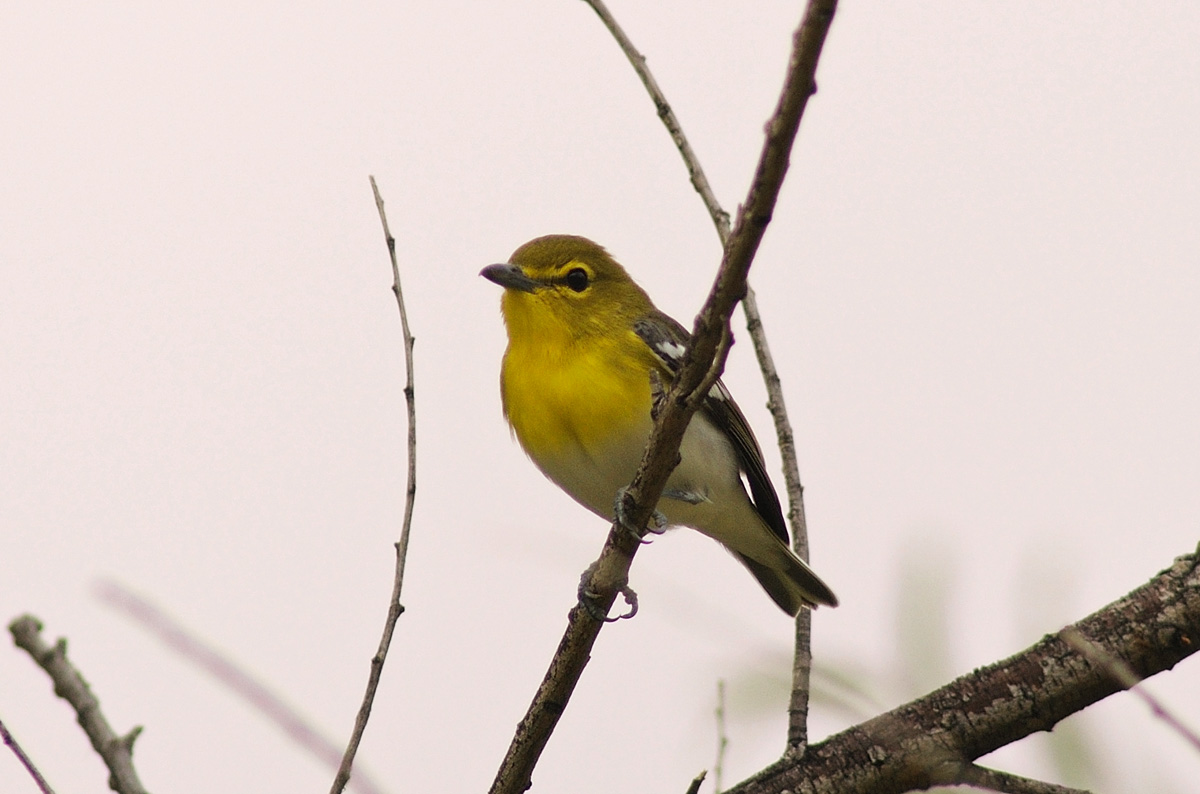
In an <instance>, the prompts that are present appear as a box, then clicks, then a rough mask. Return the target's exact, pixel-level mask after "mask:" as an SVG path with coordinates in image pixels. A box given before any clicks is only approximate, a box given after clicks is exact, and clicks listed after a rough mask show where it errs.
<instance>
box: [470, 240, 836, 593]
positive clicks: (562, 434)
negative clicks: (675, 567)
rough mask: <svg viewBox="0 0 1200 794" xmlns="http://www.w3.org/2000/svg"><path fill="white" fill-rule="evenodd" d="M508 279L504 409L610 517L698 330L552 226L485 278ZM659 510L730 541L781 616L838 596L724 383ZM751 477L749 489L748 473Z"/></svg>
mask: <svg viewBox="0 0 1200 794" xmlns="http://www.w3.org/2000/svg"><path fill="white" fill-rule="evenodd" d="M480 275H482V276H483V277H484V278H487V279H488V280H490V281H494V282H495V283H497V284H499V285H500V286H502V287H504V295H503V296H502V297H501V299H500V310H501V313H502V314H503V316H504V324H505V326H506V327H507V329H508V350H507V351H506V352H505V354H504V362H503V364H502V366H501V372H500V394H501V398H502V400H503V403H504V415H505V417H506V418H507V419H508V423H509V425H511V427H512V429H513V432H514V433H515V434H516V436H517V440H518V441H520V442H521V446H522V447H524V449H525V452H526V453H528V454H529V457H530V458H532V459H533V462H534V463H536V464H537V466H538V468H539V469H541V470H542V473H544V474H545V475H546V476H547V477H549V478H550V479H551V480H553V481H554V482H555V483H556V484H558V486H559V487H560V488H562V489H563V490H564V491H566V492H567V493H568V494H570V495H571V496H572V497H574V498H575V500H576V501H578V502H579V503H580V504H582V505H583V506H584V507H586V508H588V509H589V510H591V511H592V512H593V513H596V514H597V515H600V516H602V517H604V518H606V519H608V520H610V521H611V520H612V519H613V512H614V506H615V503H616V498H617V493H618V491H620V490H621V489H622V488H624V487H625V486H627V485H628V484H629V482H630V480H632V479H633V475H634V473H635V472H636V471H637V467H638V464H639V463H640V462H641V458H642V451H643V450H644V449H645V446H646V442H647V440H648V439H649V437H650V430H651V427H652V425H653V420H652V419H651V416H650V409H651V403H652V400H653V397H652V380H653V378H654V376H657V378H658V379H660V381H661V382H662V383H664V384H669V383H670V381H671V379H672V378H673V377H674V374H675V372H676V371H677V370H678V368H679V366H680V364H681V363H682V360H683V355H684V353H685V351H686V348H687V344H688V338H689V334H688V332H687V331H686V330H685V329H684V328H683V326H681V325H680V324H679V323H677V322H675V321H674V320H672V319H671V318H670V317H668V316H667V315H665V314H663V313H662V312H660V311H659V310H658V309H656V308H654V304H653V303H651V301H650V298H649V296H647V295H646V293H645V292H644V291H643V290H642V288H641V287H639V286H638V285H637V284H635V283H634V281H633V279H631V278H630V277H629V274H628V273H626V272H625V269H624V268H623V267H621V266H620V265H619V264H617V262H616V260H614V259H613V258H612V257H611V256H610V255H609V254H608V252H607V251H605V250H604V249H603V248H601V247H600V246H599V245H597V244H596V243H593V242H592V241H591V240H588V239H586V238H583V237H573V236H568V235H550V236H547V237H539V238H537V239H536V240H532V241H530V242H528V243H526V244H525V245H523V246H521V247H520V248H518V249H517V250H516V251H515V252H513V255H512V257H511V258H510V259H509V262H508V263H507V264H502V265H489V266H488V267H485V268H484V269H483V271H482V273H481V274H480ZM679 453H680V462H679V465H678V466H677V467H676V468H675V470H674V472H672V473H671V477H670V479H669V480H668V481H667V486H666V488H665V489H664V491H663V495H662V499H661V501H660V502H659V504H658V509H659V510H660V511H662V514H663V515H664V516H665V517H666V520H667V522H668V523H669V524H678V525H682V526H688V527H692V528H693V529H697V530H699V531H700V532H703V533H704V534H705V535H708V536H709V537H711V538H714V539H715V540H717V541H719V542H721V543H722V544H724V545H725V546H726V547H727V548H728V549H729V550H730V551H731V552H733V553H734V555H736V556H737V558H738V559H739V560H741V562H742V563H743V564H744V565H745V566H746V567H747V568H748V569H749V570H750V573H752V574H753V575H754V578H756V579H757V580H758V582H759V584H761V585H762V587H763V589H764V590H766V591H767V594H768V595H770V596H771V598H772V599H773V600H774V601H775V603H776V604H778V605H779V607H780V608H781V609H783V611H784V612H787V613H788V614H789V615H795V614H796V613H797V612H799V611H800V609H801V607H804V606H809V607H815V606H818V605H821V604H826V605H829V606H836V605H837V597H836V596H834V594H833V591H832V590H830V589H829V588H828V587H827V586H826V585H825V583H824V582H822V581H821V580H820V579H819V578H818V577H817V575H816V574H815V573H813V571H812V570H811V569H810V568H809V567H808V566H807V565H805V564H804V562H802V561H801V560H800V559H799V558H798V557H796V555H794V554H793V553H792V551H791V549H789V548H788V545H787V542H788V531H787V525H786V524H785V523H784V520H783V513H782V511H781V510H780V508H779V498H778V497H777V496H776V495H775V489H774V488H773V487H772V485H771V480H770V478H769V477H767V472H766V469H765V467H764V465H763V459H762V451H761V450H760V449H759V446H758V442H757V441H755V439H754V434H753V433H752V432H751V431H750V426H749V424H747V422H746V418H745V417H744V416H743V415H742V412H741V410H740V409H739V408H738V407H737V404H736V403H735V402H734V401H733V398H732V397H730V395H729V392H728V391H727V390H726V389H725V386H724V385H723V384H721V382H720V381H718V382H717V383H716V384H715V385H714V386H713V387H712V389H711V391H710V392H709V394H708V395H707V396H706V398H705V400H704V404H703V406H702V407H701V408H700V410H699V411H697V412H696V415H695V416H694V417H693V418H692V421H691V424H689V425H688V429H687V432H686V433H685V434H684V437H683V443H682V444H681V446H680V450H679ZM743 476H744V477H745V479H746V481H747V482H748V483H749V485H750V494H747V493H746V488H745V486H743V484H742V477H743Z"/></svg>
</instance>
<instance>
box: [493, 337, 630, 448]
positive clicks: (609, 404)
mask: <svg viewBox="0 0 1200 794" xmlns="http://www.w3.org/2000/svg"><path fill="white" fill-rule="evenodd" d="M634 341H636V342H637V343H638V344H639V345H640V344H641V341H640V340H637V339H636V337H635V338H634ZM642 347H643V348H644V345H642ZM648 352H649V351H646V353H647V356H642V355H637V356H630V355H629V351H628V350H625V351H622V350H619V349H617V346H616V345H612V344H596V343H594V342H593V343H591V344H588V345H578V344H572V345H562V346H544V345H510V347H509V349H508V352H507V353H506V354H505V356H504V366H503V370H502V375H501V392H502V396H503V399H504V411H505V415H506V416H507V417H508V421H509V424H510V425H512V428H513V431H514V432H515V433H516V435H517V439H518V440H519V441H520V442H521V446H523V447H524V448H525V451H526V452H528V453H529V456H530V457H531V458H533V459H534V461H536V462H538V463H539V464H542V463H543V461H548V460H552V459H554V458H562V457H576V456H578V455H579V454H580V453H583V455H585V456H586V457H588V458H595V457H597V456H601V455H603V454H605V450H606V448H609V447H611V446H612V445H613V444H614V443H616V444H618V445H620V446H624V441H625V439H626V437H628V436H629V435H630V434H631V433H637V434H639V435H641V436H642V441H641V442H640V443H644V434H645V432H646V428H648V427H649V422H650V374H649V362H648V361H646V357H648ZM622 353H624V354H622ZM630 441H632V442H633V443H635V444H637V443H639V442H637V440H636V439H630Z"/></svg>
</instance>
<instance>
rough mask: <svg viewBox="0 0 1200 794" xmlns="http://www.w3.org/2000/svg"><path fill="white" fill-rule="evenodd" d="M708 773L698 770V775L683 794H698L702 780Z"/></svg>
mask: <svg viewBox="0 0 1200 794" xmlns="http://www.w3.org/2000/svg"><path fill="white" fill-rule="evenodd" d="M707 774H708V773H707V772H705V771H704V770H700V774H698V775H696V776H695V777H694V778H692V782H691V783H689V784H688V787H687V792H685V794H700V785H701V784H702V783H703V782H704V778H705V776H706V775H707Z"/></svg>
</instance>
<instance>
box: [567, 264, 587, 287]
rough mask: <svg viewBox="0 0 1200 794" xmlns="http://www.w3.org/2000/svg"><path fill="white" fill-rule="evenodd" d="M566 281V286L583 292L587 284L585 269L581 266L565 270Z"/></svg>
mask: <svg viewBox="0 0 1200 794" xmlns="http://www.w3.org/2000/svg"><path fill="white" fill-rule="evenodd" d="M566 282H567V286H568V287H570V288H571V289H573V290H575V291H576V292H583V291H584V290H585V289H587V286H588V274H587V271H586V270H584V269H583V268H581V267H574V268H571V269H570V270H569V271H568V272H567V277H566Z"/></svg>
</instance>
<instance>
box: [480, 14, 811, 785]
mask: <svg viewBox="0 0 1200 794" xmlns="http://www.w3.org/2000/svg"><path fill="white" fill-rule="evenodd" d="M826 5H827V4H826V3H820V2H815V1H814V2H813V3H810V6H809V9H808V11H807V12H806V13H805V16H804V20H803V22H802V23H801V25H800V28H799V29H798V30H797V31H796V33H795V35H794V37H793V46H792V55H791V59H790V62H789V64H788V71H787V77H786V79H785V82H784V86H783V89H782V91H781V92H780V98H779V104H778V105H777V107H776V109H775V113H774V115H773V116H772V118H771V120H770V121H769V122H768V124H767V129H766V140H765V142H764V144H763V150H762V153H761V154H760V156H759V161H758V166H757V168H756V169H755V173H754V179H753V181H752V183H751V186H750V192H749V194H748V195H747V197H746V202H745V204H743V206H742V208H741V209H740V211H739V212H738V217H737V222H736V224H735V225H734V230H733V233H732V235H731V236H730V238H729V242H728V243H727V244H726V246H725V251H724V255H723V258H722V261H721V267H720V270H718V272H717V277H716V280H715V281H714V283H713V287H712V289H711V291H710V292H709V295H708V298H707V300H706V301H705V304H704V307H703V308H702V309H701V312H700V314H699V316H697V317H696V321H695V324H694V326H693V330H692V342H691V345H690V347H689V350H688V352H687V355H686V357H685V360H684V364H683V366H682V368H681V369H680V371H679V374H678V376H677V378H676V380H675V382H674V384H672V386H671V388H670V390H668V391H667V393H666V394H665V395H664V396H663V399H662V401H661V402H660V404H659V409H658V414H657V416H656V418H655V423H654V430H653V431H652V433H651V435H650V440H649V444H648V446H647V448H646V452H645V454H644V455H643V457H642V461H641V465H640V466H639V468H638V472H637V474H636V475H635V476H634V479H633V482H632V483H631V485H630V486H629V488H628V489H627V490H626V491H625V492H624V493H623V495H622V497H621V498H622V500H623V504H622V506H623V508H624V514H625V516H626V518H627V519H628V520H629V521H630V522H631V523H632V524H633V525H634V526H637V527H639V528H644V527H645V526H646V522H647V521H648V520H649V519H650V516H651V514H652V512H653V511H654V507H655V505H656V504H657V503H658V499H659V497H660V496H661V495H662V489H663V487H664V485H665V484H666V481H667V477H668V476H669V475H670V473H671V470H672V469H673V468H674V467H675V464H676V462H677V461H678V457H679V443H680V441H681V440H682V439H683V433H684V430H686V428H687V424H688V422H689V421H690V419H691V417H692V414H693V413H695V411H696V409H697V408H698V407H699V405H700V403H701V401H702V400H703V398H704V395H705V394H707V391H708V388H709V387H710V386H711V384H712V382H713V380H714V379H715V377H716V376H717V374H719V373H720V370H721V368H722V367H723V366H724V355H725V353H726V352H727V350H728V344H727V342H728V337H729V317H730V315H731V314H732V313H733V309H734V306H736V305H737V302H738V301H739V300H740V299H741V297H742V296H743V295H744V294H745V291H746V274H747V273H748V272H749V269H750V263H751V262H752V261H753V259H754V254H755V252H756V251H757V250H758V245H759V243H760V242H761V241H762V236H763V233H764V232H765V231H766V227H767V225H768V224H769V223H770V221H771V214H772V212H773V210H774V207H775V202H776V200H777V199H778V196H779V189H780V187H781V186H782V184H783V178H784V175H785V174H786V173H787V168H788V160H789V157H790V155H791V150H792V144H793V142H794V141H795V137H796V131H797V129H798V128H799V125H800V118H801V116H802V115H803V113H804V108H805V106H806V104H807V102H808V97H809V96H810V95H811V94H812V86H813V73H814V72H815V70H816V67H817V60H818V58H819V56H820V50H821V45H822V44H823V43H824V39H825V32H826V31H827V30H828V19H825V20H824V25H823V26H822V25H820V24H814V22H813V19H814V11H813V9H814V7H818V8H823V7H824V6H826ZM817 16H818V17H819V16H820V13H819V12H818V13H817ZM638 545H639V538H637V537H634V536H633V535H632V533H630V532H629V531H628V530H626V529H624V528H623V527H621V526H620V525H619V523H614V525H613V527H612V528H611V529H610V531H609V534H608V539H607V541H606V542H605V545H604V549H603V550H602V551H601V553H600V557H599V559H597V561H596V562H595V564H594V565H593V566H592V568H591V576H590V578H589V579H588V581H587V583H586V589H587V590H588V591H589V592H591V593H594V594H596V599H595V600H596V605H597V606H598V607H599V608H600V609H601V610H604V611H607V610H608V609H609V608H610V607H611V606H612V604H613V601H614V600H615V599H616V596H617V593H618V592H619V591H620V590H621V589H622V588H624V587H625V583H626V581H627V578H628V574H629V566H630V564H631V563H632V561H633V556H634V554H635V553H636V552H637V548H638ZM601 625H602V623H601V622H599V621H597V620H596V619H595V618H593V617H592V616H591V615H590V614H589V613H588V610H586V609H584V608H582V607H581V606H579V605H576V606H575V607H574V608H572V609H571V612H570V613H569V615H568V625H567V630H566V632H565V633H564V635H563V638H562V640H561V642H560V643H559V647H558V650H557V651H556V652H555V655H554V658H553V659H552V660H551V663H550V668H549V670H547V672H546V677H545V678H544V679H543V681H542V684H541V686H540V687H539V688H538V691H537V693H536V694H535V695H534V699H533V703H532V704H530V707H529V710H528V712H527V713H526V715H525V717H524V718H523V719H522V720H521V723H520V724H519V725H518V726H517V731H516V735H515V736H514V737H513V741H512V744H511V745H510V747H509V750H508V753H507V754H506V756H505V758H504V761H503V762H502V763H501V766H500V770H499V771H498V772H497V774H496V780H495V782H494V783H493V784H492V788H491V791H492V792H493V794H501V792H507V793H508V794H516V793H517V792H522V791H524V790H525V789H527V788H529V786H530V785H531V777H532V774H533V768H534V766H535V765H536V764H537V760H538V758H539V757H540V755H541V752H542V750H543V748H544V747H545V745H546V742H547V741H548V740H549V738H550V734H551V733H552V732H553V730H554V727H555V725H556V724H557V723H558V718H559V716H560V715H561V714H562V712H563V710H564V709H565V708H566V705H567V702H568V701H569V699H570V697H571V693H572V691H573V690H574V688H575V684H576V682H577V681H578V680H579V677H580V675H582V673H583V668H584V666H585V665H586V664H587V660H588V656H589V654H590V652H591V648H592V646H593V645H594V644H595V641H596V637H597V636H598V634H599V631H600V627H601Z"/></svg>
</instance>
